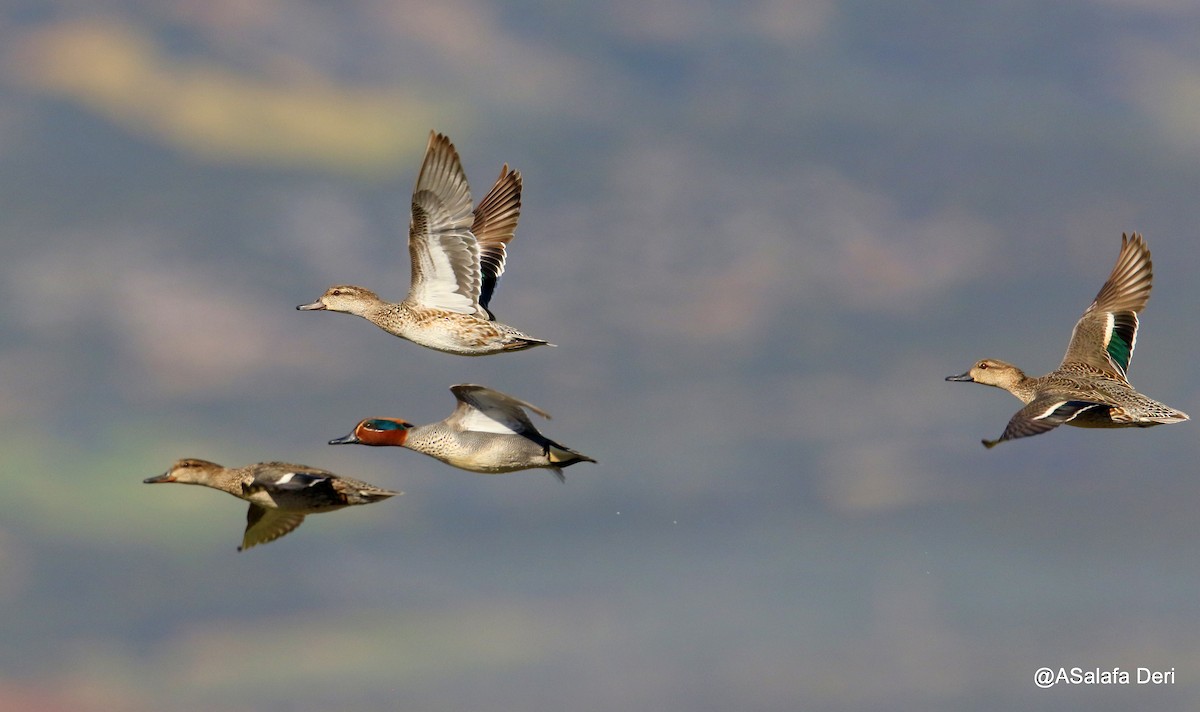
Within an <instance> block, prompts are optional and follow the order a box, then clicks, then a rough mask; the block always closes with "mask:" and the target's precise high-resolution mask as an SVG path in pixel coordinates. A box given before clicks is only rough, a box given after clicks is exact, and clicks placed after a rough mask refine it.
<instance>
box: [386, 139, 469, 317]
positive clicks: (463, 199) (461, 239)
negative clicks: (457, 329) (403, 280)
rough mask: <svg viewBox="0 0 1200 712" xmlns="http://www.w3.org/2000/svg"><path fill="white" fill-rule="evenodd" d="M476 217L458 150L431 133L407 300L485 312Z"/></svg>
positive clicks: (412, 237) (413, 224) (415, 201)
mask: <svg viewBox="0 0 1200 712" xmlns="http://www.w3.org/2000/svg"><path fill="white" fill-rule="evenodd" d="M472 219H473V218H472V213H471V191H470V189H469V188H468V187H467V177H466V174H464V173H463V169H462V163H461V162H460V161H459V158H458V151H456V150H455V149H454V145H453V144H451V143H450V139H448V138H446V137H445V136H443V135H442V134H430V137H429V147H428V148H427V149H426V150H425V160H424V162H422V164H421V172H420V174H419V175H418V176H417V185H416V188H414V189H413V197H412V218H411V220H410V221H409V225H408V251H409V256H410V257H411V259H412V286H411V287H410V288H409V291H408V298H407V299H406V301H407V302H408V303H410V304H414V305H418V306H422V307H433V308H438V309H445V310H447V311H451V312H457V313H460V314H475V315H476V316H480V317H481V318H487V315H486V312H485V311H484V310H483V308H481V307H480V306H479V301H478V300H479V288H480V284H481V283H482V277H481V274H480V269H479V243H478V242H477V241H476V239H475V236H474V235H473V234H472V233H471V222H472Z"/></svg>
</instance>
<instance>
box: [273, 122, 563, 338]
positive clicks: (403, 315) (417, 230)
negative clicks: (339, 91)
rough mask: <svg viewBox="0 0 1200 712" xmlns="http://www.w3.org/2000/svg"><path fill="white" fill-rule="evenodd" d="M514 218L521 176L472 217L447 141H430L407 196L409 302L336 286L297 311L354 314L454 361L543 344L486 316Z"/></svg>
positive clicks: (506, 180) (502, 183)
mask: <svg viewBox="0 0 1200 712" xmlns="http://www.w3.org/2000/svg"><path fill="white" fill-rule="evenodd" d="M520 214H521V174H520V173H518V172H517V171H510V170H509V169H508V165H507V164H506V165H505V166H504V167H503V168H501V170H500V177H499V178H498V179H497V180H496V184H495V185H493V186H492V189H491V191H489V192H488V194H487V195H486V196H484V198H483V200H481V201H480V202H479V205H478V206H476V207H475V209H474V211H472V210H471V192H470V189H469V188H468V187H467V178H466V175H465V174H464V173H463V168H462V163H461V162H460V161H459V158H458V151H456V150H455V148H454V145H453V144H451V143H450V139H448V138H446V137H445V136H443V135H442V134H435V133H430V136H429V146H428V147H427V148H426V150H425V160H424V162H422V164H421V172H420V173H419V174H418V176H417V185H416V188H415V189H414V190H413V196H412V216H411V219H410V220H409V226H408V252H409V257H410V259H411V262H412V284H411V286H410V287H409V291H408V296H407V297H406V298H405V299H404V301H402V302H399V303H391V302H386V301H384V300H382V299H380V298H379V296H378V295H376V294H375V293H374V292H372V291H371V290H369V289H365V288H363V287H356V286H353V285H337V286H334V287H330V288H329V289H327V290H326V291H325V293H324V294H323V295H321V298H320V299H318V300H317V301H315V302H313V303H311V304H301V305H300V306H298V307H296V308H297V309H300V310H305V311H307V310H328V311H336V312H345V313H347V314H355V315H357V316H361V317H362V318H364V319H366V320H368V321H370V322H371V323H373V324H375V325H376V326H378V327H379V328H381V329H383V330H384V331H386V332H388V333H389V334H394V335H396V336H399V337H401V338H403V339H408V340H409V341H412V342H414V343H417V344H420V345H421V346H427V347H429V348H431V349H436V350H438V351H445V352H446V353H452V354H459V355H461V356H486V355H488V354H495V353H502V352H505V351H522V350H524V349H529V348H533V347H534V346H541V345H543V344H547V342H546V341H545V340H544V339H535V338H533V337H532V336H529V335H527V334H523V333H521V332H520V331H518V330H516V329H514V328H513V327H511V326H508V325H507V324H502V323H500V322H499V321H496V317H495V315H494V314H492V312H491V311H489V309H488V303H489V302H490V301H491V298H492V293H493V292H494V291H495V289H496V282H497V280H499V279H500V275H502V274H503V273H504V263H505V259H506V255H507V252H506V246H507V245H508V243H509V242H510V241H511V240H512V239H513V234H514V232H515V231H516V229H517V220H518V218H519V217H520ZM548 345H551V346H552V345H553V344H548Z"/></svg>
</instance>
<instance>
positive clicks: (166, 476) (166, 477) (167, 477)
mask: <svg viewBox="0 0 1200 712" xmlns="http://www.w3.org/2000/svg"><path fill="white" fill-rule="evenodd" d="M170 481H171V473H170V472H164V473H162V474H161V475H155V476H154V477H147V478H146V479H144V480H142V484H146V485H152V484H154V483H156V482H170Z"/></svg>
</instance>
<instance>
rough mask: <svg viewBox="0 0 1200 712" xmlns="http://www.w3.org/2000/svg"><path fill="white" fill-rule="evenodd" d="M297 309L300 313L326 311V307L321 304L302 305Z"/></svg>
mask: <svg viewBox="0 0 1200 712" xmlns="http://www.w3.org/2000/svg"><path fill="white" fill-rule="evenodd" d="M296 308H297V309H299V310H300V311H313V310H315V309H324V308H325V305H324V304H322V303H321V302H313V303H312V304H301V305H299V306H297V307H296Z"/></svg>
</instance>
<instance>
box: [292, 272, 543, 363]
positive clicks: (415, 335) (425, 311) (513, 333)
mask: <svg viewBox="0 0 1200 712" xmlns="http://www.w3.org/2000/svg"><path fill="white" fill-rule="evenodd" d="M314 304H316V305H321V306H314ZM314 304H306V305H302V306H301V307H299V308H300V309H329V310H331V311H343V312H346V313H348V314H354V315H356V316H361V317H362V318H364V319H366V320H367V321H369V322H371V323H372V324H374V325H375V326H378V327H379V328H380V329H383V330H384V331H386V332H388V333H389V334H392V335H393V336H399V337H400V338H402V339H408V340H409V341H411V342H413V343H415V344H418V345H420V346H425V347H427V348H431V349H434V350H436V351H443V352H445V353H451V354H456V355H459V356H487V355H490V354H495V353H502V352H506V351H523V350H525V349H529V348H533V347H534V346H541V345H543V344H546V341H544V340H543V339H535V338H533V337H532V336H528V335H527V334H523V333H521V332H520V331H518V330H517V329H514V328H513V327H511V326H509V325H507V324H502V323H500V322H498V321H490V320H488V319H481V318H479V317H478V316H475V315H474V314H463V313H460V312H453V311H447V310H445V309H439V308H436V307H428V306H423V305H421V304H417V303H414V302H412V301H410V300H405V301H403V302H387V301H384V300H383V299H380V298H379V296H378V295H376V294H375V293H374V292H372V291H370V290H369V289H365V288H363V287H356V286H354V285H349V284H343V285H338V286H335V287H330V288H329V289H328V290H326V292H325V294H324V295H322V297H321V300H319V301H318V302H315V303H314ZM326 305H328V306H326Z"/></svg>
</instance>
